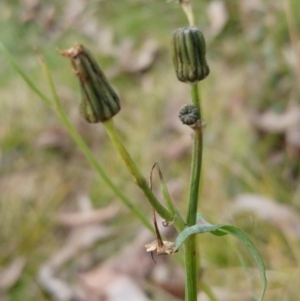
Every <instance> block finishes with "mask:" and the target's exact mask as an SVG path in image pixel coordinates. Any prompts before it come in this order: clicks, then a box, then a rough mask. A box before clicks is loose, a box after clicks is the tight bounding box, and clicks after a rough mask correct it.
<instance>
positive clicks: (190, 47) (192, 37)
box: [173, 26, 209, 83]
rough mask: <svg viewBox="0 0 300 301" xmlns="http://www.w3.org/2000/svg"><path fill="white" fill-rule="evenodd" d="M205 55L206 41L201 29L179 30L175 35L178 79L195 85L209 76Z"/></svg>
mask: <svg viewBox="0 0 300 301" xmlns="http://www.w3.org/2000/svg"><path fill="white" fill-rule="evenodd" d="M205 53H206V47H205V40H204V37H203V34H202V32H201V31H200V30H199V28H197V27H195V26H193V27H185V28H179V29H177V30H176V31H175V32H174V34H173V64H174V68H175V72H176V75H177V78H178V79H179V80H180V81H182V82H188V83H194V82H197V81H200V80H203V79H204V78H205V77H206V76H208V74H209V67H208V65H207V62H206V58H205Z"/></svg>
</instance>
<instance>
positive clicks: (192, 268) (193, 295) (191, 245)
mask: <svg viewBox="0 0 300 301" xmlns="http://www.w3.org/2000/svg"><path fill="white" fill-rule="evenodd" d="M191 96H192V102H193V105H194V106H196V107H198V109H199V113H200V122H201V110H200V97H199V96H200V95H199V93H198V86H197V84H192V85H191ZM201 165H202V127H201V125H200V126H199V127H197V128H195V130H194V142H193V153H192V163H191V178H190V197H189V206H188V212H187V219H186V221H187V226H193V225H195V223H196V219H197V208H198V196H199V185H200V175H201ZM198 266H199V256H198V252H197V245H196V235H191V236H190V237H189V238H188V239H187V240H186V243H185V269H186V285H185V289H186V291H185V300H186V301H196V300H197V280H198V277H197V274H198Z"/></svg>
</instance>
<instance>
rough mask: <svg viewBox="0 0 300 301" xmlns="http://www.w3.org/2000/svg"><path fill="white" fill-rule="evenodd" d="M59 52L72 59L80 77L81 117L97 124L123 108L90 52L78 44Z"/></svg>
mask: <svg viewBox="0 0 300 301" xmlns="http://www.w3.org/2000/svg"><path fill="white" fill-rule="evenodd" d="M59 52H60V54H62V55H63V56H66V57H68V58H70V59H71V62H72V65H73V67H74V69H75V72H76V75H77V76H78V79H79V82H80V87H81V94H82V100H81V103H80V114H81V116H82V117H83V118H84V119H85V120H86V121H87V122H90V123H97V122H104V121H106V120H108V119H110V118H112V117H113V116H114V115H116V114H117V113H118V112H119V111H120V108H121V107H120V102H119V97H118V95H117V94H116V93H115V91H114V90H113V88H112V87H111V85H110V84H109V82H108V80H107V78H106V77H105V74H104V73H103V72H102V70H101V68H100V66H99V65H98V64H97V62H96V60H95V59H94V58H93V57H92V55H91V54H90V52H89V51H88V50H87V49H86V48H84V47H83V46H82V45H78V44H77V45H74V47H72V48H70V49H68V50H63V51H59Z"/></svg>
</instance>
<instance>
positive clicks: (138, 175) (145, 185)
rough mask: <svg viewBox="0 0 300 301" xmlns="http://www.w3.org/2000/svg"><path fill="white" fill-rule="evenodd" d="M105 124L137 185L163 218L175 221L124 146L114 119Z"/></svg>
mask: <svg viewBox="0 0 300 301" xmlns="http://www.w3.org/2000/svg"><path fill="white" fill-rule="evenodd" d="M103 125H104V127H105V129H106V131H107V134H108V136H109V138H110V139H111V141H112V143H113V145H114V147H115V148H116V150H117V151H118V153H119V154H120V156H121V158H122V159H123V161H124V163H125V165H126V166H127V168H128V169H129V171H130V172H131V174H132V175H133V177H134V178H135V180H136V183H137V185H138V186H139V187H140V188H141V189H142V191H143V192H144V194H145V196H146V198H147V199H148V200H149V202H150V203H151V205H152V207H153V208H154V209H155V211H156V212H157V213H158V214H159V215H160V216H161V217H162V218H164V219H165V220H167V221H173V219H174V216H173V215H172V214H171V213H170V212H169V211H168V210H167V209H166V208H165V207H164V206H162V205H161V204H160V202H159V201H158V199H157V198H156V196H155V195H154V193H153V192H152V190H151V189H150V187H149V185H148V183H147V181H146V179H145V178H144V176H143V175H142V174H141V172H140V171H139V169H138V168H137V166H136V164H135V163H134V161H133V160H132V158H131V156H130V155H129V153H128V152H127V150H126V148H125V147H124V145H123V143H122V141H121V140H120V138H119V136H118V134H117V132H116V129H115V126H114V123H113V120H112V119H109V120H108V121H105V122H104V123H103Z"/></svg>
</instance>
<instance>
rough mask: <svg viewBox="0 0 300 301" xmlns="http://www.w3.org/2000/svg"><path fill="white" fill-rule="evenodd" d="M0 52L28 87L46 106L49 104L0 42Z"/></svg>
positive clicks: (49, 101) (46, 98)
mask: <svg viewBox="0 0 300 301" xmlns="http://www.w3.org/2000/svg"><path fill="white" fill-rule="evenodd" d="M0 52H1V53H2V54H3V55H4V57H5V58H6V59H7V60H8V61H9V62H10V63H11V65H12V67H13V68H14V69H15V71H16V72H17V73H18V74H19V75H20V76H21V77H22V78H23V80H24V81H25V82H26V83H27V85H28V87H29V88H30V89H31V90H32V91H33V92H34V93H35V94H37V95H38V96H39V97H40V98H41V99H42V101H44V103H45V104H47V105H48V106H49V105H51V100H50V99H49V98H48V97H47V96H45V95H44V94H43V93H42V92H41V91H40V90H39V89H38V88H37V86H36V85H35V84H34V82H33V81H32V80H31V79H30V78H29V76H28V75H27V74H26V73H25V72H24V71H23V70H22V69H21V68H20V66H19V64H18V63H17V62H16V60H15V59H14V58H13V57H12V56H11V54H10V53H9V51H8V50H7V49H6V48H5V46H4V45H3V44H2V43H1V42H0Z"/></svg>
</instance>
